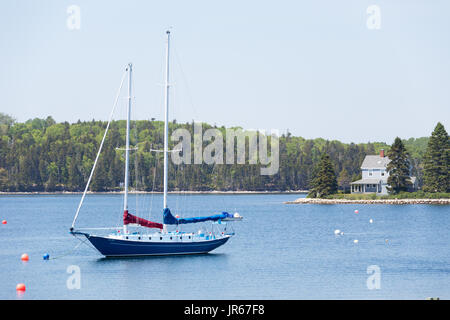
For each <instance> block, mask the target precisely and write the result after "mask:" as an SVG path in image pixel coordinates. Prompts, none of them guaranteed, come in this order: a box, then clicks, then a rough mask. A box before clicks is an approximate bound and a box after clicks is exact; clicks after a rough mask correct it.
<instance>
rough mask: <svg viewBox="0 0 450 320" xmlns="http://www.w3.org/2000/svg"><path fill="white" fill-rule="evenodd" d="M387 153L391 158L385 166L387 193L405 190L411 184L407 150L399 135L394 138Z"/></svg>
mask: <svg viewBox="0 0 450 320" xmlns="http://www.w3.org/2000/svg"><path fill="white" fill-rule="evenodd" d="M387 155H388V157H389V159H390V160H391V161H390V162H389V163H388V165H387V167H386V169H387V171H388V172H389V177H388V180H387V182H388V185H389V186H388V187H387V189H388V191H389V193H394V194H397V193H399V192H401V191H407V190H408V188H409V187H410V186H411V180H410V162H409V159H408V152H407V151H406V148H405V146H404V144H403V142H402V140H401V139H400V138H399V137H397V138H395V141H394V143H393V144H392V146H391V149H390V150H389V151H388V153H387Z"/></svg>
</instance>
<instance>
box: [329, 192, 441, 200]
mask: <svg viewBox="0 0 450 320" xmlns="http://www.w3.org/2000/svg"><path fill="white" fill-rule="evenodd" d="M324 198H325V199H342V200H344V199H345V200H376V199H380V200H385V199H449V198H450V193H448V192H424V191H422V190H420V191H417V192H400V193H398V194H391V195H382V196H378V195H376V194H375V193H371V194H357V193H353V194H344V193H336V194H332V195H329V196H327V197H324Z"/></svg>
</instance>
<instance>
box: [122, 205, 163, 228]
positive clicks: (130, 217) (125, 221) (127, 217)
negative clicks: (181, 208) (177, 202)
mask: <svg viewBox="0 0 450 320" xmlns="http://www.w3.org/2000/svg"><path fill="white" fill-rule="evenodd" d="M129 223H137V224H139V225H141V226H143V227H147V228H158V229H162V228H163V225H162V224H161V223H157V222H153V221H148V220H145V219H142V218H139V217H136V216H133V215H132V214H129V213H128V210H125V211H124V213H123V224H129Z"/></svg>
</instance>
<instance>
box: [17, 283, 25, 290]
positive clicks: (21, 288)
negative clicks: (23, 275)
mask: <svg viewBox="0 0 450 320" xmlns="http://www.w3.org/2000/svg"><path fill="white" fill-rule="evenodd" d="M26 289H27V288H26V287H25V285H24V284H23V283H19V284H18V285H17V286H16V290H17V291H25V290H26Z"/></svg>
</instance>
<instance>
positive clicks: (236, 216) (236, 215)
mask: <svg viewBox="0 0 450 320" xmlns="http://www.w3.org/2000/svg"><path fill="white" fill-rule="evenodd" d="M233 216H234V217H235V218H239V217H240V216H241V215H240V214H239V213H237V212H236V213H235V214H234V215H233Z"/></svg>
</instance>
